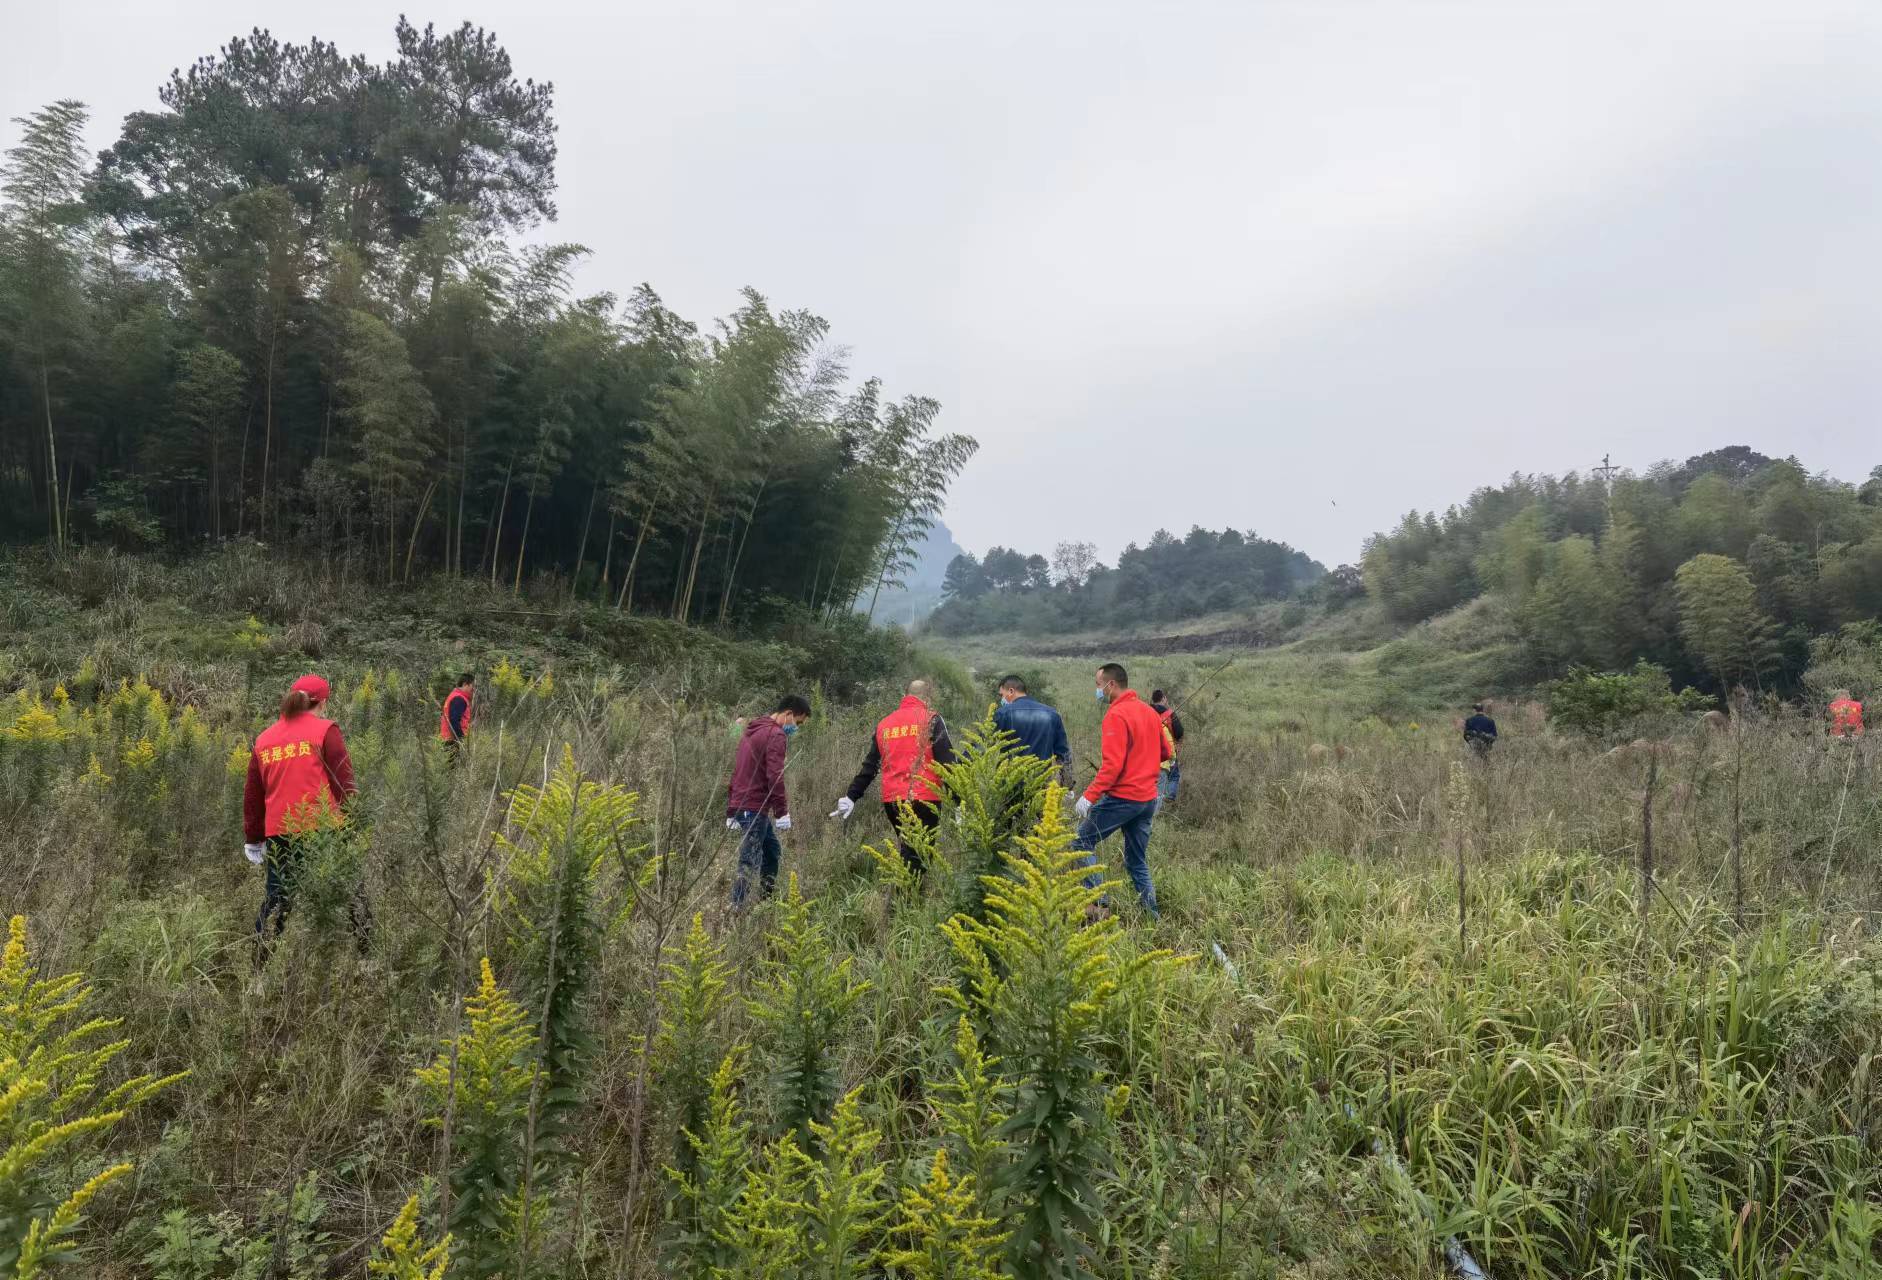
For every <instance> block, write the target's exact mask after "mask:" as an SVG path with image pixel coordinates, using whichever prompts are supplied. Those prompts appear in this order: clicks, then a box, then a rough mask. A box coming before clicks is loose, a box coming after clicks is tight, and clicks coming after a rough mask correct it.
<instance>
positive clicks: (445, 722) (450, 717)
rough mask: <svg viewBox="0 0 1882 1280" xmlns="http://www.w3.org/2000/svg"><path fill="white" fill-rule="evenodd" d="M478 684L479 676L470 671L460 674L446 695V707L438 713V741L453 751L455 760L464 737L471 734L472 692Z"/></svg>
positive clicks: (452, 756) (452, 755)
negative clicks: (453, 686)
mask: <svg viewBox="0 0 1882 1280" xmlns="http://www.w3.org/2000/svg"><path fill="white" fill-rule="evenodd" d="M476 685H477V677H476V676H474V675H472V674H471V673H470V672H468V671H466V672H465V673H464V674H463V675H461V676H459V677H458V678H457V685H456V687H455V688H453V689H452V690H451V692H449V693H447V694H445V695H444V707H443V708H442V709H441V710H440V711H439V713H438V741H440V742H442V743H443V744H444V746H445V749H446V750H447V751H449V752H450V753H451V759H452V760H453V761H454V762H455V761H456V760H457V753H458V751H459V749H460V748H462V747H463V745H464V739H465V738H467V737H469V736H470V727H471V694H472V693H474V692H475V691H476Z"/></svg>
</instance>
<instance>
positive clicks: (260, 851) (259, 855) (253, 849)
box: [242, 840, 268, 867]
mask: <svg viewBox="0 0 1882 1280" xmlns="http://www.w3.org/2000/svg"><path fill="white" fill-rule="evenodd" d="M242 856H243V857H244V858H247V859H248V860H249V861H250V862H252V863H254V864H255V865H256V866H258V867H259V866H260V865H261V864H262V863H263V862H265V861H267V858H268V842H267V841H265V840H264V841H262V842H261V843H260V844H245V845H243V846H242Z"/></svg>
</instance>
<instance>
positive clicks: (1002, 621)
mask: <svg viewBox="0 0 1882 1280" xmlns="http://www.w3.org/2000/svg"><path fill="white" fill-rule="evenodd" d="M1325 575H1326V568H1325V567H1324V566H1323V565H1321V564H1320V563H1319V562H1318V561H1315V560H1313V559H1311V558H1309V557H1308V556H1306V555H1305V554H1303V553H1301V552H1299V551H1296V550H1294V548H1292V547H1290V546H1288V545H1287V544H1286V543H1284V542H1272V541H1269V540H1268V539H1266V538H1260V537H1256V536H1255V535H1254V534H1252V533H1247V534H1245V533H1241V532H1239V531H1238V530H1235V529H1224V530H1222V531H1221V532H1219V533H1218V532H1215V531H1213V530H1210V529H1204V528H1201V527H1197V528H1193V529H1191V530H1190V531H1189V533H1188V535H1187V536H1186V537H1183V538H1177V537H1175V536H1174V535H1172V534H1170V533H1168V532H1166V531H1164V530H1161V529H1159V530H1158V531H1157V532H1156V534H1155V536H1153V537H1152V538H1151V539H1150V541H1149V542H1148V543H1147V544H1146V545H1144V546H1142V547H1139V546H1138V545H1136V544H1135V543H1132V544H1131V545H1130V546H1128V547H1126V548H1125V549H1124V553H1123V554H1122V555H1121V556H1119V557H1118V562H1117V567H1116V568H1115V569H1113V568H1109V567H1107V566H1106V565H1103V564H1101V563H1099V561H1098V557H1097V551H1096V549H1095V548H1094V547H1093V546H1092V545H1091V544H1090V543H1088V542H1062V543H1060V544H1059V545H1058V547H1057V548H1055V549H1054V551H1053V555H1052V558H1051V559H1050V560H1048V559H1046V557H1045V556H1043V555H1040V554H1036V553H1035V554H1032V555H1027V554H1025V553H1023V552H1020V551H1017V550H1013V549H1011V548H1008V547H993V548H991V549H990V550H989V551H988V552H987V554H986V555H985V556H982V557H978V558H977V557H975V556H972V555H968V554H966V553H962V554H960V555H957V556H955V557H954V559H953V560H952V561H950V562H949V564H948V567H947V575H946V579H945V581H944V583H943V592H944V594H945V595H946V603H945V604H943V605H942V607H941V608H940V609H938V610H936V612H935V614H934V616H933V618H932V619H931V620H930V622H929V625H930V626H931V627H932V628H933V629H934V630H935V631H937V632H940V633H941V634H943V635H964V634H969V633H973V632H983V631H1009V630H1012V631H1025V632H1029V633H1031V634H1050V633H1054V632H1063V631H1081V630H1087V629H1090V628H1093V627H1131V626H1138V625H1160V624H1167V623H1172V622H1179V621H1181V620H1183V619H1185V618H1193V617H1196V616H1198V615H1199V614H1204V613H1215V612H1220V611H1223V610H1227V609H1236V608H1241V607H1243V606H1247V605H1255V604H1260V603H1262V602H1263V601H1267V600H1276V599H1280V598H1282V597H1285V596H1288V595H1291V594H1293V593H1294V592H1295V591H1297V590H1299V589H1300V588H1302V587H1305V586H1309V585H1311V584H1313V583H1315V582H1318V581H1319V580H1320V579H1321V578H1322V577H1324V576H1325Z"/></svg>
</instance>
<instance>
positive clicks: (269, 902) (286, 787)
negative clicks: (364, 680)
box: [242, 675, 365, 963]
mask: <svg viewBox="0 0 1882 1280" xmlns="http://www.w3.org/2000/svg"><path fill="white" fill-rule="evenodd" d="M330 692H331V691H330V690H329V688H328V686H327V682H326V681H325V680H323V679H321V678H320V677H319V676H316V675H305V676H302V677H301V678H300V679H299V680H296V681H295V682H294V685H293V687H292V688H291V689H289V690H288V692H287V696H285V697H283V698H282V699H281V717H280V719H278V720H276V721H275V722H274V723H273V724H271V725H269V726H268V727H267V728H266V729H264V730H262V732H261V736H260V737H258V738H256V739H255V749H254V751H253V752H251V753H250V754H249V757H248V784H247V786H246V788H245V789H244V792H243V796H242V828H243V839H244V840H245V841H246V842H247V843H246V845H245V846H244V850H243V851H244V852H245V853H246V854H247V855H248V860H249V861H250V862H257V863H259V862H265V863H267V867H268V884H267V890H266V892H265V893H264V895H263V897H262V900H261V912H260V913H259V914H258V915H257V916H256V917H255V943H256V951H255V955H256V960H257V962H258V963H259V962H261V961H265V960H266V959H267V956H268V952H267V936H266V933H267V927H268V919H269V917H270V916H273V917H274V920H275V926H274V936H275V937H277V938H278V937H280V936H281V933H282V931H283V930H285V929H286V928H287V927H288V913H289V912H290V911H291V910H293V907H294V888H295V882H296V881H297V880H298V879H299V878H300V873H301V868H302V865H303V864H304V863H305V861H306V858H307V838H308V837H309V836H310V835H312V834H313V833H315V832H318V831H321V830H323V829H328V828H332V827H336V826H338V825H340V822H341V820H342V816H343V814H344V811H345V808H346V803H347V801H348V800H350V799H351V798H352V797H353V795H354V793H355V792H357V791H358V790H359V788H358V786H357V785H356V784H355V783H354V781H353V762H352V760H350V759H349V758H348V757H347V754H346V740H345V739H344V738H343V737H341V735H340V726H339V725H337V724H335V723H333V721H331V720H327V719H325V718H323V717H322V716H320V715H319V714H318V712H319V711H320V710H321V708H323V707H324V706H326V703H327V697H328V695H329V693H330ZM362 911H363V908H362V904H360V903H358V902H357V901H356V902H355V903H354V904H353V925H354V931H355V933H356V934H357V935H358V936H359V938H360V942H361V945H362V946H363V945H364V943H365V932H364V929H365V926H364V923H363V919H362Z"/></svg>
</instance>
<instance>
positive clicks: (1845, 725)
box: [1830, 689, 1862, 740]
mask: <svg viewBox="0 0 1882 1280" xmlns="http://www.w3.org/2000/svg"><path fill="white" fill-rule="evenodd" d="M1830 736H1831V737H1832V738H1842V739H1845V740H1850V739H1855V738H1860V737H1862V703H1860V702H1858V701H1856V699H1855V698H1854V697H1852V696H1851V695H1850V692H1849V690H1847V689H1838V690H1837V691H1836V692H1835V693H1834V694H1832V695H1831V697H1830Z"/></svg>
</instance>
